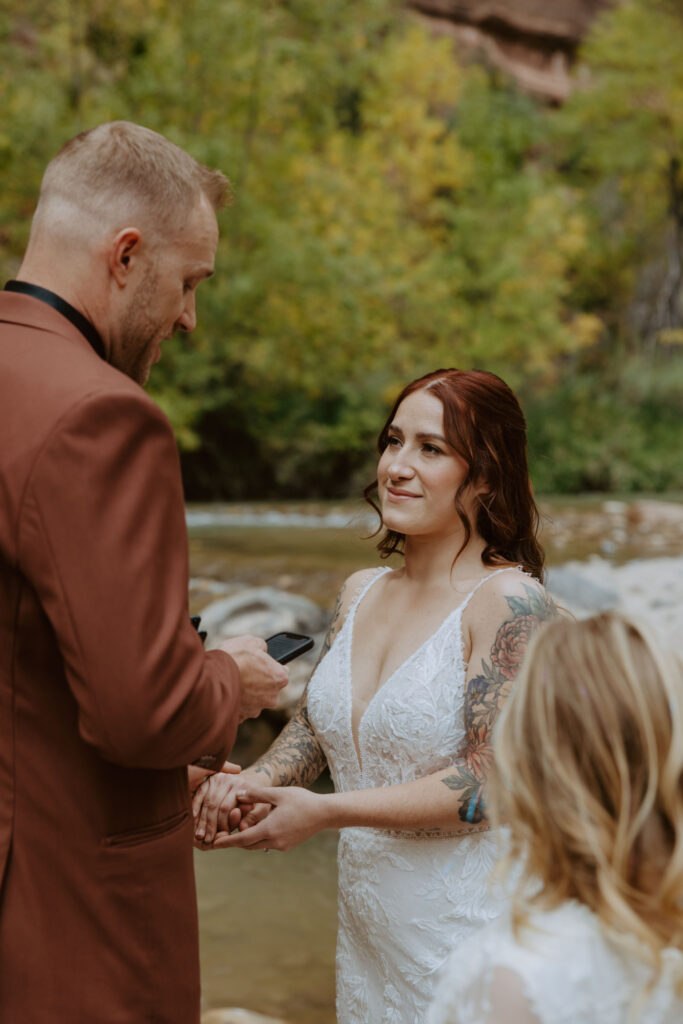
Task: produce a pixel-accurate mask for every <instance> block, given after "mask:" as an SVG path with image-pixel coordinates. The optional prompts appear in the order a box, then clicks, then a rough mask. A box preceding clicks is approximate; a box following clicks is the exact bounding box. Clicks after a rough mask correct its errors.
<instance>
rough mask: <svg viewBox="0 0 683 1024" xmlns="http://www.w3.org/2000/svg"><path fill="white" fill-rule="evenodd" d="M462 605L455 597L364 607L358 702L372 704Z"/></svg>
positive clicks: (356, 659) (358, 632)
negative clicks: (377, 694) (399, 670)
mask: <svg viewBox="0 0 683 1024" xmlns="http://www.w3.org/2000/svg"><path fill="white" fill-rule="evenodd" d="M460 603H461V601H460V600H458V597H457V595H453V599H452V600H451V601H450V602H448V601H444V600H434V601H431V602H426V601H418V600H413V601H406V602H405V603H404V602H403V601H399V600H396V601H386V600H385V601H378V602H372V603H370V602H368V604H367V606H366V607H365V608H363V607H362V605H361V606H360V607H359V609H358V616H357V619H356V622H355V623H354V631H353V632H354V636H353V650H352V666H351V668H352V676H353V693H354V700H357V701H359V702H367V701H370V700H371V699H372V697H373V696H374V695H375V693H377V691H378V690H380V689H381V688H382V686H383V685H384V683H385V682H387V680H388V679H390V678H391V676H393V675H394V674H395V673H396V671H397V670H398V669H399V668H400V667H401V666H402V665H403V664H405V662H406V661H408V660H409V659H410V658H411V657H412V656H413V655H414V654H415V653H416V652H417V651H418V650H420V648H421V647H423V646H424V645H425V643H426V642H427V641H428V640H429V638H430V637H431V636H433V635H434V633H435V632H436V631H437V630H438V629H439V628H440V626H441V625H442V623H443V622H444V620H445V619H447V618H448V616H449V615H450V614H451V612H453V611H454V610H455V608H456V607H458V606H459V604H460Z"/></svg>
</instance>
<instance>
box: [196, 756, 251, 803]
mask: <svg viewBox="0 0 683 1024" xmlns="http://www.w3.org/2000/svg"><path fill="white" fill-rule="evenodd" d="M220 770H221V772H222V773H225V774H228V775H239V773H240V772H241V771H242V769H241V768H240V766H239V765H238V764H233V763H232V761H224V762H223V764H222V765H221V769H220ZM214 774H215V771H213V770H209V771H207V770H206V768H200V767H199V766H198V765H196V764H191V765H188V768H187V782H188V785H189V787H190V796H192V797H194V794H195V793H196V791H197V789H198V788H199V786H201V784H202V783H203V782H204V781H206V779H209V778H210V777H211V776H212V775H214Z"/></svg>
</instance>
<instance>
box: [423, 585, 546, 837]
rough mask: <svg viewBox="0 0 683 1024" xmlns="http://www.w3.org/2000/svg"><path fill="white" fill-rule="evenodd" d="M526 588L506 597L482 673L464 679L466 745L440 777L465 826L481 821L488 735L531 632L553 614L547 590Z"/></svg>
mask: <svg viewBox="0 0 683 1024" xmlns="http://www.w3.org/2000/svg"><path fill="white" fill-rule="evenodd" d="M524 590H525V591H526V597H506V599H505V600H506V601H507V603H508V606H509V607H510V611H511V612H512V615H511V617H510V618H509V619H506V620H505V622H503V623H502V625H501V626H500V628H499V630H498V632H497V633H496V638H495V640H494V642H493V646H492V647H491V654H490V658H491V660H490V663H487V662H486V661H485V660H482V663H481V672H480V673H479V674H478V675H476V676H474V677H473V678H472V679H470V680H469V681H468V683H467V691H466V695H465V729H466V732H467V749H466V750H465V753H464V755H463V757H462V758H461V759H459V760H458V762H457V764H456V765H454V766H453V772H452V773H451V774H450V775H447V776H446V777H445V778H443V779H442V780H441V781H442V782H443V784H444V785H445V786H448V788H449V789H452V790H454V791H455V792H457V793H458V794H459V799H460V807H459V810H458V816H459V817H460V820H461V821H463V822H467V824H469V825H477V824H479V823H480V822H481V821H482V820H483V819H484V815H485V807H484V785H485V782H486V777H487V775H488V772H489V769H490V767H491V762H492V760H493V752H492V749H491V734H492V732H493V726H494V724H495V721H496V718H497V716H498V713H499V712H500V709H501V708H502V706H503V703H504V701H505V698H506V697H507V695H508V694H509V692H510V688H511V686H512V682H513V680H514V678H515V676H516V675H517V673H518V672H519V669H520V667H521V664H522V660H523V658H524V654H525V651H526V648H527V645H528V643H529V640H530V638H531V634H532V633H533V632H534V630H535V629H537V628H538V626H539V625H540V624H541V623H542V622H545V621H546V619H550V618H552V617H553V616H554V615H555V614H556V609H555V606H554V604H553V603H552V601H551V600H550V598H549V597H548V595H547V594H546V593H545V591H543V590H541V589H540V588H537V587H530V586H527V585H526V584H524Z"/></svg>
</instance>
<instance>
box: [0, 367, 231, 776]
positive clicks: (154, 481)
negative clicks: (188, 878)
mask: <svg viewBox="0 0 683 1024" xmlns="http://www.w3.org/2000/svg"><path fill="white" fill-rule="evenodd" d="M18 550H19V559H20V561H21V563H22V564H21V566H20V568H21V569H22V572H23V573H24V575H25V576H26V577H27V578H28V580H29V581H30V583H31V584H32V585H33V586H34V587H35V589H36V591H37V592H38V595H39V598H40V600H41V603H42V606H43V608H44V610H45V612H46V614H47V616H48V618H49V619H50V622H51V624H52V627H53V629H54V632H55V635H56V638H57V643H58V645H59V648H60V651H61V655H62V657H63V660H64V665H65V671H66V678H67V681H68V684H69V686H70V688H71V690H72V692H73V694H74V696H75V699H76V702H77V707H78V725H79V731H80V733H81V735H82V737H83V739H84V740H85V741H86V742H88V743H91V744H92V745H94V746H95V747H96V748H97V749H98V750H99V751H100V753H101V754H102V756H104V757H105V758H107V759H109V760H111V761H114V762H117V763H119V764H124V765H134V766H138V767H149V768H167V767H176V766H180V765H183V764H189V763H191V762H193V761H195V760H197V759H198V758H199V757H205V756H206V755H209V754H211V755H213V756H214V766H216V767H218V765H219V764H220V763H221V761H222V760H223V759H224V758H225V757H226V756H227V754H228V752H229V750H230V747H231V746H232V744H233V742H234V738H235V732H236V729H237V719H238V701H239V672H238V669H237V666H236V664H235V662H234V661H233V660H232V658H230V657H229V656H228V655H227V654H225V653H224V652H222V651H213V652H208V653H207V652H205V651H204V648H203V646H202V643H201V640H200V639H199V637H198V636H197V634H196V632H195V630H194V629H193V627H192V625H191V623H190V621H189V615H188V599H187V594H188V556H187V532H186V526H185V515H184V501H183V493H182V483H181V478H180V469H179V462H178V455H177V450H176V445H175V440H174V438H173V434H172V431H171V429H170V425H169V424H168V421H167V420H166V418H165V416H164V415H163V413H162V412H161V411H160V410H159V409H158V408H157V407H156V406H155V405H154V403H153V402H152V401H151V400H150V399H149V398H148V397H147V396H146V395H145V394H144V393H143V392H142V391H140V392H139V393H138V392H137V391H135V392H134V391H132V389H130V388H129V387H128V386H125V387H123V386H122V387H121V390H120V391H115V392H113V393H112V392H111V391H107V392H106V393H98V394H92V395H88V396H86V397H85V398H83V399H82V400H81V401H80V402H79V404H78V405H77V406H76V407H74V408H71V409H70V410H69V412H68V413H66V414H65V415H64V416H63V417H62V419H61V420H60V422H59V423H58V424H56V426H55V427H54V429H53V430H52V432H51V434H50V436H49V437H48V439H47V441H46V442H45V444H44V445H43V448H42V450H41V451H40V453H39V454H38V457H37V458H36V460H35V462H34V465H33V468H32V472H31V475H30V477H29V479H28V482H27V487H26V491H25V496H24V501H23V506H22V510H21V519H20V526H19V545H18ZM203 763H206V762H203Z"/></svg>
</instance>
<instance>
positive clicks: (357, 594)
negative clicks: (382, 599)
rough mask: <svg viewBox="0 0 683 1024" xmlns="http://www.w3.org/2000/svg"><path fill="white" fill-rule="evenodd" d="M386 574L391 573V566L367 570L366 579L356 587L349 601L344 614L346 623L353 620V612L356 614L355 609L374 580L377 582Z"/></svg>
mask: <svg viewBox="0 0 683 1024" xmlns="http://www.w3.org/2000/svg"><path fill="white" fill-rule="evenodd" d="M388 572H391V566H390V565H380V566H377V568H373V569H370V570H368V576H367V579H365V580H363V582H362V583H359V584H358V586H357V587H356V589H355V591H354V594H353V597H352V598H351V600H350V601H349V607H348V610H347V612H346V621H348V619H352V618H353V616H354V615H355V612H356V608H357V607H358V605H359V604H360V602H361V601H362V600H363V598H364V597H365V595H366V594H367V592H368V590H369V589H370V587H371V586H372V584H373V583H374V582H375V580H378V579H379V578H380V576H384V575H386V573H388Z"/></svg>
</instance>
